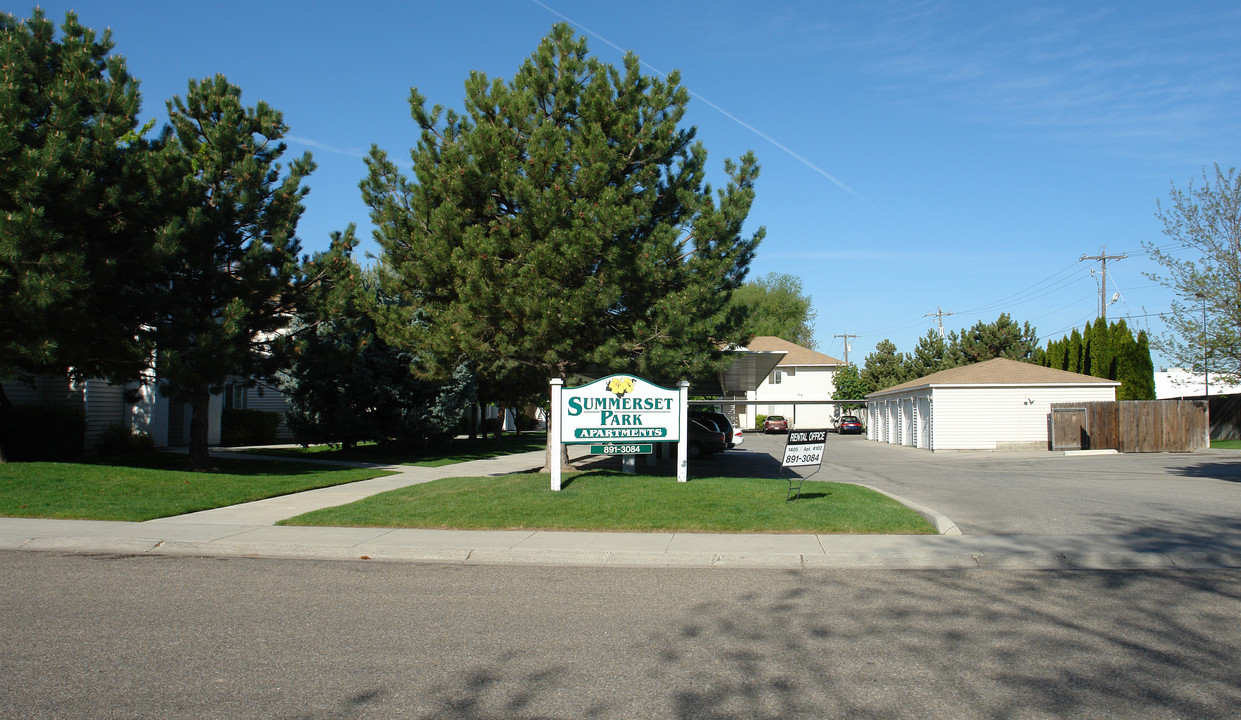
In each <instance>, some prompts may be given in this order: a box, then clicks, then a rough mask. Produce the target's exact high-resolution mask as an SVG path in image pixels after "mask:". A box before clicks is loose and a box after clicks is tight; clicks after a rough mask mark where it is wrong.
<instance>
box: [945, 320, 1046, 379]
mask: <svg viewBox="0 0 1241 720" xmlns="http://www.w3.org/2000/svg"><path fill="white" fill-rule="evenodd" d="M1041 356H1042V348H1040V347H1039V345H1038V336H1037V335H1036V334H1035V332H1034V328H1033V327H1032V326H1031V325H1030V323H1028V322H1026V323H1024V324H1022V325H1018V324H1017V323H1016V322H1015V321H1013V319H1012V318H1011V317H1009V315H1008V314H1007V313H1000V316H999V317H998V318H996V321H995V322H993V323H984V322H982V321H981V320H980V321H978V322H977V323H975V325H974V326H973V327H972V328H970V329H969V330H962V331H961V332H960V333H957V332H953V333H952V334H951V335H949V339H948V355H947V362H946V364H945V367H960V366H962V365H972V364H974V363H979V362H983V361H984V360H991V359H992V358H999V357H1003V358H1008V359H1010V360H1021V361H1023V362H1035V363H1037V362H1040V361H1041Z"/></svg>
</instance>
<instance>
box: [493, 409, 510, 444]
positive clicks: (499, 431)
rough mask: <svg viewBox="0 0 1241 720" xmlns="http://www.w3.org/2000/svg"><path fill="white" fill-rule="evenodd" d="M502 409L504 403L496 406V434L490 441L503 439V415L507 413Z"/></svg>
mask: <svg viewBox="0 0 1241 720" xmlns="http://www.w3.org/2000/svg"><path fill="white" fill-rule="evenodd" d="M504 408H505V405H504V403H500V404H499V405H497V406H496V410H497V412H496V434H495V437H494V438H492V439H493V440H496V441H497V442H498V441H499V440H500V438H502V437H504V414H505V413H506V412H507V410H505V409H504Z"/></svg>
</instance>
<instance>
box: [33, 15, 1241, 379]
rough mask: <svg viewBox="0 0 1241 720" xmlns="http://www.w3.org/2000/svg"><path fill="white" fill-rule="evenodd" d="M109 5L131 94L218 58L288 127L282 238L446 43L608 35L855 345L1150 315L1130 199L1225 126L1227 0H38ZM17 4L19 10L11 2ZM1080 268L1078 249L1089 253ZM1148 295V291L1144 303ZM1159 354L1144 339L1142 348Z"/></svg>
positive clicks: (1231, 32)
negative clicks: (288, 196)
mask: <svg viewBox="0 0 1241 720" xmlns="http://www.w3.org/2000/svg"><path fill="white" fill-rule="evenodd" d="M40 6H41V7H43V8H44V10H45V11H46V12H47V14H48V15H49V16H50V17H51V18H53V19H54V20H57V21H58V22H59V20H60V19H61V18H63V15H64V12H65V10H68V9H74V10H75V11H77V12H78V15H79V18H80V19H81V20H82V22H83V23H85V24H86V25H88V26H90V27H93V28H96V29H103V28H105V27H108V28H111V29H112V33H113V40H114V41H115V42H116V50H115V52H117V53H119V54H121V55H123V56H125V57H126V58H127V60H128V63H129V68H130V71H131V73H132V74H134V75H135V76H136V77H138V78H139V79H140V80H141V81H142V91H143V97H144V103H145V105H144V109H145V111H146V113H147V114H148V115H150V116H152V117H156V118H158V119H159V121H160V122H161V123H162V122H163V121H164V120H165V118H166V111H165V107H164V103H165V101H166V100H167V99H168V98H170V97H171V96H173V95H174V94H181V95H184V93H185V88H186V82H187V80H188V79H190V78H203V77H207V76H210V75H212V74H215V73H223V74H225V75H227V76H228V78H229V79H230V80H231V81H232V82H234V83H236V84H238V85H240V86H241V88H242V90H243V96H242V97H243V101H245V102H247V103H249V104H253V103H254V102H257V101H259V100H265V101H267V102H268V103H270V104H272V105H273V106H274V107H276V108H277V109H279V110H281V111H282V112H283V113H284V116H285V121H286V122H287V123H288V125H289V126H290V128H291V131H290V137H289V145H290V151H291V152H293V153H299V154H300V153H301V152H302V151H304V150H310V151H311V152H313V154H314V157H315V161H316V162H317V163H318V165H319V168H318V170H317V171H316V172H315V173H314V174H313V175H312V176H311V177H310V179H309V183H308V184H309V185H310V187H311V193H310V195H309V197H308V199H307V203H306V204H307V209H306V214H305V216H304V217H303V220H302V223H301V226H300V229H299V235H300V237H301V238H302V243H303V246H304V247H305V249H306V250H307V251H313V250H318V249H323V248H325V247H326V245H327V242H328V235H329V233H330V232H331V231H333V230H341V229H344V227H345V226H346V225H347V224H348V223H350V222H353V223H357V224H358V226H359V231H360V232H359V234H360V235H361V236H362V237H364V238H366V241H365V242H364V245H363V249H364V250H369V251H372V252H373V251H375V250H376V246H375V245H374V243H373V242H371V241H370V240H369V234H370V224H369V219H368V216H367V208H366V207H365V205H363V203H362V202H361V199H360V194H359V192H358V189H357V184H358V182H359V181H360V180H361V179H362V177H363V175H364V173H365V168H364V165H363V162H362V157H363V155H364V154H365V153H366V151H367V149H368V148H369V147H370V145H371V144H372V143H375V144H378V145H379V146H380V147H382V148H384V149H386V150H387V151H388V152H389V153H390V154H391V155H392V156H393V157H394V158H407V157H408V149H409V148H410V147H411V146H412V145H413V144H414V142H415V141H416V138H417V132H416V127H415V125H414V123H413V121H412V120H411V119H410V117H409V106H408V96H409V89H410V88H411V87H413V86H416V87H418V88H419V90H420V91H421V92H422V93H423V94H424V95H426V96H427V98H428V100H429V102H431V103H440V104H443V105H446V106H449V107H460V104H461V98H462V96H463V88H462V83H463V81H464V80H465V78H466V76H467V74H468V73H469V71H470V70H480V71H483V72H485V73H487V74H488V75H489V76H491V77H493V78H494V77H503V78H508V77H511V76H512V74H513V72H514V71H515V70H516V68H517V67H518V66H519V64H520V63H521V62H522V60H523V59H524V58H525V57H527V56H528V55H529V54H530V53H531V52H532V51H533V50H534V48H535V46H536V45H537V44H538V41H539V39H540V38H542V37H543V36H544V35H546V34H547V32H548V31H549V30H550V28H551V25H552V24H553V23H554V22H558V21H565V20H567V21H571V22H572V23H573V24H574V25H575V26H576V28H577V30H578V32H579V33H582V34H584V35H586V36H587V38H588V41H589V44H590V48H591V51H592V52H593V53H594V54H595V55H597V56H599V57H600V58H602V59H604V60H606V61H609V62H614V63H615V62H619V61H620V59H621V53H622V51H621V50H619V49H618V48H623V49H627V50H633V51H634V52H636V53H637V54H638V56H639V57H640V58H641V60H642V61H643V63H645V64H646V65H647V70H648V72H652V73H654V72H661V73H662V72H668V71H671V70H673V69H678V70H680V71H681V75H682V82H683V84H684V85H685V86H686V87H687V88H689V90H690V91H691V92H692V93H693V94H694V99H693V100H692V101H691V104H690V109H689V112H688V115H687V123H688V124H692V125H695V126H696V127H697V128H698V131H699V138H700V139H701V140H702V141H703V142H704V144H705V145H706V147H707V149H708V151H709V153H710V164H711V167H712V168H713V170H714V171H715V173H716V177H715V182H716V184H717V185H718V184H721V183H722V177H721V175H722V166H723V162H724V159H725V158H727V157H732V158H735V157H737V156H739V155H740V154H742V153H743V152H745V151H746V150H754V151H755V153H756V154H757V155H758V157H759V161H760V163H761V165H762V167H763V171H762V176H761V177H760V179H759V182H758V186H757V191H758V198H757V201H756V203H755V205H754V207H753V210H752V212H751V214H750V225H751V230H752V229H753V228H755V227H757V226H759V225H763V226H765V227H766V228H767V239H766V240H765V241H764V243H763V245H762V246H761V247H760V248H759V251H758V256H757V258H756V260H755V262H754V264H753V266H752V268H751V276H758V275H763V274H766V273H769V272H778V273H790V274H793V275H796V276H798V277H799V278H801V280H802V282H803V284H804V287H805V290H806V291H807V293H808V294H810V295H811V296H812V297H813V299H814V305H815V308H816V309H817V312H818V318H817V320H816V322H815V329H816V338H817V342H818V349H819V350H821V351H823V352H827V353H829V354H831V355H834V356H836V357H843V356H844V348H843V345H842V340H841V339H840V338H837V337H834V336H835V335H839V334H843V333H849V334H853V335H857V336H859V337H857V338H856V339H853V340H852V350H851V352H850V360H853V361H855V362H860V361H861V360H862V359H863V358H864V357H865V355H866V354H867V353H869V352H871V351H872V350H873V348H874V346H875V343H876V342H878V341H880V340H882V339H884V338H889V339H891V340H892V341H893V342H895V343H896V344H897V346H898V348H899V349H900V350H902V351H909V350H912V349H913V347H914V345H915V344H916V343H917V340H918V338H919V337H920V336H921V335H923V334H925V333H926V331H927V330H929V329H931V328H933V327H934V326H935V319H934V318H933V317H927V316H926V313H930V312H934V311H935V310H936V309H937V308H942V309H943V310H944V311H950V312H953V313H954V314H953V315H951V316H947V317H945V319H944V326H945V328H946V329H947V330H955V329H960V328H962V327H968V326H970V325H973V324H974V323H975V322H978V321H979V320H984V321H992V320H995V318H996V317H997V316H998V315H999V313H1001V312H1007V313H1009V314H1010V315H1011V316H1013V318H1014V319H1016V320H1018V321H1029V322H1031V323H1032V324H1033V325H1034V326H1035V327H1036V328H1037V329H1038V334H1039V337H1040V339H1041V341H1043V342H1045V341H1046V340H1049V339H1056V338H1059V337H1061V336H1062V335H1064V334H1065V333H1067V332H1068V331H1070V330H1071V329H1072V328H1073V327H1075V326H1076V327H1081V326H1082V325H1083V324H1084V323H1086V322H1088V321H1091V320H1093V319H1094V317H1095V316H1096V315H1097V312H1098V303H1099V285H1098V280H1099V278H1098V272H1097V271H1098V267H1099V265H1098V263H1097V262H1081V261H1079V258H1080V257H1082V256H1083V255H1098V254H1100V252H1101V249H1102V248H1103V247H1104V246H1106V249H1107V253H1108V254H1109V255H1116V254H1121V253H1128V258H1126V259H1125V260H1122V261H1113V262H1109V263H1108V279H1107V280H1108V295H1109V296H1111V295H1112V293H1113V292H1116V291H1119V293H1120V297H1119V299H1118V300H1117V302H1116V303H1115V304H1113V305H1111V306H1110V307H1109V309H1108V317H1109V318H1113V319H1114V318H1117V317H1123V316H1130V317H1131V318H1132V319H1131V320H1130V323H1131V325H1136V326H1138V327H1144V328H1149V329H1150V330H1152V331H1154V332H1156V333H1158V332H1160V331H1161V330H1162V326H1161V324H1160V322H1159V319H1158V317H1156V316H1154V315H1156V314H1157V313H1160V312H1163V311H1165V310H1166V309H1167V307H1168V304H1169V303H1170V301H1171V299H1172V298H1171V296H1170V295H1169V294H1168V293H1167V291H1165V290H1164V289H1163V288H1161V287H1159V286H1158V285H1157V284H1155V283H1153V282H1152V281H1150V280H1149V279H1147V278H1146V277H1144V275H1143V272H1149V271H1152V270H1154V269H1155V268H1154V267H1153V266H1152V264H1151V263H1150V262H1149V261H1148V259H1147V258H1146V256H1145V254H1144V253H1143V252H1142V243H1143V242H1144V241H1145V242H1154V243H1157V244H1166V243H1167V240H1166V239H1165V238H1164V236H1163V234H1162V225H1161V223H1160V222H1159V221H1158V219H1157V218H1156V217H1155V213H1156V210H1157V208H1156V201H1158V200H1166V199H1167V197H1168V193H1169V189H1170V188H1171V185H1172V184H1173V183H1175V184H1176V185H1178V186H1182V187H1183V186H1184V185H1185V184H1186V183H1187V182H1188V181H1189V180H1190V179H1193V178H1199V179H1200V176H1201V173H1202V169H1203V167H1204V166H1210V165H1212V164H1213V163H1216V162H1218V163H1220V164H1221V165H1222V166H1223V167H1224V168H1225V169H1227V168H1229V167H1231V166H1233V165H1235V164H1237V159H1236V158H1237V156H1238V150H1239V149H1241V75H1239V74H1238V73H1237V71H1236V68H1238V67H1241V5H1238V4H1236V3H1234V2H1191V3H1182V4H1175V5H1174V4H1172V3H1166V2H1141V1H1128V2H1114V3H1091V2H1071V3H1020V4H1019V3H1004V2H1001V3H996V2H934V1H926V2H922V1H916V0H911V1H899V0H898V1H892V2H870V3H844V2H771V3H764V4H759V3H753V2H732V1H730V0H721V1H718V2H710V3H706V2H680V3H670V2H666V1H665V2H647V1H646V0H636V1H631V2H626V3H600V2H578V3H570V2H565V1H564V0H511V1H509V2H485V1H483V0H455V1H453V2H434V3H431V2H366V1H362V2H356V3H353V4H351V5H349V6H348V7H347V9H345V10H341V9H340V8H341V6H340V5H338V4H337V3H327V2H315V1H308V2H299V3H296V4H294V3H280V2H235V1H232V0H225V1H215V2H210V3H206V2H190V1H186V2H166V1H160V2H149V1H137V0H128V1H126V2H115V0H111V1H108V2H103V1H97V0H73V1H72V2H61V1H60V0H56V1H55V2H43V3H40ZM15 12H17V14H19V15H22V16H25V15H26V14H28V13H29V10H28V9H27V10H25V11H22V10H17V11H15ZM1092 269H1094V270H1095V271H1096V272H1095V274H1094V275H1093V276H1092V274H1091V270H1092ZM1143 316H1151V317H1143ZM1157 362H1158V361H1157Z"/></svg>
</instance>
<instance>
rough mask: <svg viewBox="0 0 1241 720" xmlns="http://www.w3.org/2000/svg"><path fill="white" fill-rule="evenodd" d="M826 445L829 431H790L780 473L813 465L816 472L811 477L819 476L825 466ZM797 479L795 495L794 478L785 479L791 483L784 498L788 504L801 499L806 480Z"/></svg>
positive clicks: (802, 478)
mask: <svg viewBox="0 0 1241 720" xmlns="http://www.w3.org/2000/svg"><path fill="white" fill-rule="evenodd" d="M826 445H827V430H790V431H789V434H788V440H787V441H786V442H785V444H784V459H783V460H782V461H781V463H780V471H781V472H783V471H784V468H791V467H807V466H811V465H813V466H814V468H815V471H814V472H812V473H810V475H811V476H813V475H815V474H817V473H818V472H819V468H821V467H822V465H823V448H824V447H825V446H826ZM796 477H797V493H796V494H794V493H793V477H787V478H785V479H786V480H788V481H789V492H788V495H787V496H786V497H785V498H784V499H785V501H786V502H787V501H789V500H796V499H797V498H799V497H801V486H802V483H804V482H805V481H806V478H805V477H803V476H800V475H799V476H796Z"/></svg>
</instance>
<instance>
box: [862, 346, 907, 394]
mask: <svg viewBox="0 0 1241 720" xmlns="http://www.w3.org/2000/svg"><path fill="white" fill-rule="evenodd" d="M909 379H910V377H909V356H908V355H905V354H903V353H898V352H896V345H895V343H893V342H892V341H891V340H886V339H885V340H880V341H879V343H878V344H877V345H875V351H874V352H873V353H871V354H869V355H867V356H866V364H865V365H864V366H863V367H862V382H863V383H865V384H866V386H867V387H868V388H869V389H870V392H878V391H880V390H885V389H887V388H890V387H892V386H893V385H899V384H901V383H903V382H905V381H906V380H909Z"/></svg>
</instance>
